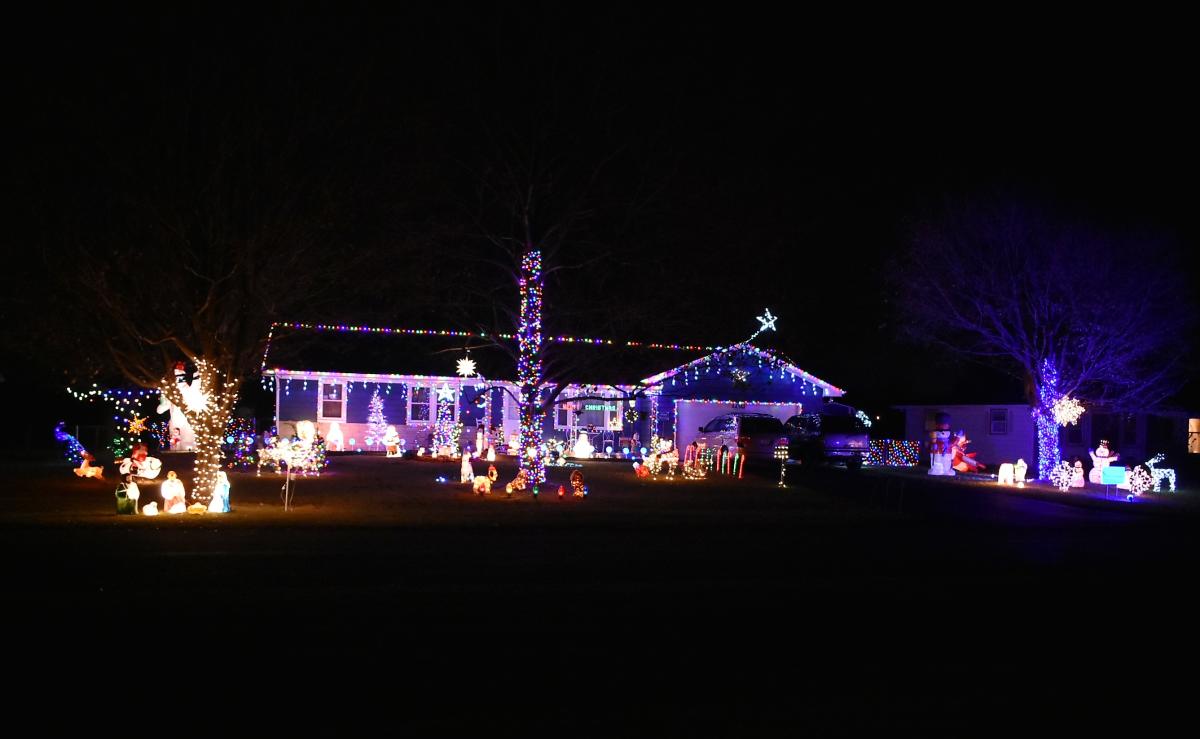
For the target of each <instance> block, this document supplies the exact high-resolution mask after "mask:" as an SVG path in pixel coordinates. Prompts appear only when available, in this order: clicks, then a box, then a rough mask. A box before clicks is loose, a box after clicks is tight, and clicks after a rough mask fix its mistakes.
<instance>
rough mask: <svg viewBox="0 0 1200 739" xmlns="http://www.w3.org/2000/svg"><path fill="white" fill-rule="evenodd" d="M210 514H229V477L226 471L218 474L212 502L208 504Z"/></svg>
mask: <svg viewBox="0 0 1200 739" xmlns="http://www.w3.org/2000/svg"><path fill="white" fill-rule="evenodd" d="M208 512H209V513H229V476H228V475H226V474H225V470H220V471H219V472H217V485H216V487H214V488H213V497H212V500H210V501H209V502H208Z"/></svg>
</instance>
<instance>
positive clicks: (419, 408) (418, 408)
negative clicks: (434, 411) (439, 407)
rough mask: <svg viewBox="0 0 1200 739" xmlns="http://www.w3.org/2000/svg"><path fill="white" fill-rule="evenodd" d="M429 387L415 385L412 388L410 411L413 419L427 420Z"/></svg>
mask: <svg viewBox="0 0 1200 739" xmlns="http://www.w3.org/2000/svg"><path fill="white" fill-rule="evenodd" d="M431 392H432V391H431V389H430V388H429V386H428V385H417V386H414V387H413V389H412V413H411V414H410V416H411V418H412V420H414V421H428V420H429V397H430V394H431Z"/></svg>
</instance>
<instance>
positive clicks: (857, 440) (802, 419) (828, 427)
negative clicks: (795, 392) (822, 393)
mask: <svg viewBox="0 0 1200 739" xmlns="http://www.w3.org/2000/svg"><path fill="white" fill-rule="evenodd" d="M784 425H785V426H786V427H787V430H788V437H789V439H790V442H789V444H788V456H789V457H791V458H792V459H795V460H798V461H800V462H801V463H802V464H820V463H822V462H843V463H845V465H846V467H847V468H848V469H852V470H856V469H858V468H860V467H862V464H863V462H865V461H866V459H867V455H869V454H870V453H871V439H870V437H869V436H868V434H867V426H866V424H864V423H863V422H862V420H861V419H860V418H859V417H858V413H857V411H856V410H855V409H853V408H851V407H850V406H848V405H843V404H841V403H827V404H826V405H824V406H821V407H820V408H818V409H816V410H814V411H811V412H809V413H802V414H800V415H798V416H792V417H791V418H789V419H788V420H787V421H786V422H785V424H784Z"/></svg>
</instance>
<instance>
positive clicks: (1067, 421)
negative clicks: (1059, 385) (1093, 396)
mask: <svg viewBox="0 0 1200 739" xmlns="http://www.w3.org/2000/svg"><path fill="white" fill-rule="evenodd" d="M1050 411H1051V413H1052V414H1053V415H1054V422H1055V423H1057V424H1058V425H1059V426H1067V425H1070V426H1074V425H1075V424H1077V423H1079V417H1080V416H1082V415H1083V406H1082V405H1080V404H1079V401H1078V400H1076V399H1075V398H1072V397H1071V396H1070V395H1064V396H1062V397H1061V398H1059V399H1058V400H1056V401H1054V405H1053V406H1052V407H1051V409H1050Z"/></svg>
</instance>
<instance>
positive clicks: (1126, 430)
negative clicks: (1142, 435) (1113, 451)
mask: <svg viewBox="0 0 1200 739" xmlns="http://www.w3.org/2000/svg"><path fill="white" fill-rule="evenodd" d="M1121 443H1122V444H1136V443H1137V416H1135V415H1133V414H1132V413H1131V414H1129V415H1128V416H1125V423H1124V425H1123V427H1122V429H1121Z"/></svg>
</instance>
